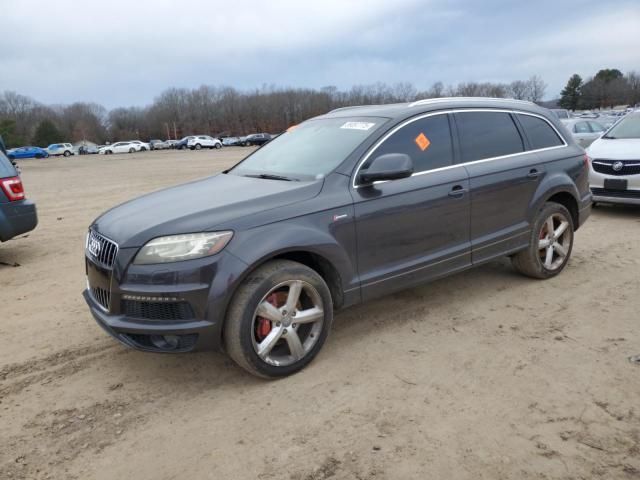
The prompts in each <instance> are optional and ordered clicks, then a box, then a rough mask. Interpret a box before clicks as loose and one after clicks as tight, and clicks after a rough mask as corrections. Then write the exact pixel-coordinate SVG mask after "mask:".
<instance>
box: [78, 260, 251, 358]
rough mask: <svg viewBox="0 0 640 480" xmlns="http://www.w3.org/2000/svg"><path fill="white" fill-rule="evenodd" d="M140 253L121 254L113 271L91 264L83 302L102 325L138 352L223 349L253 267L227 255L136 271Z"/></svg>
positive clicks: (87, 265)
mask: <svg viewBox="0 0 640 480" xmlns="http://www.w3.org/2000/svg"><path fill="white" fill-rule="evenodd" d="M136 252H137V248H134V249H128V248H126V249H120V250H119V251H118V254H117V257H116V260H115V264H114V265H113V268H112V269H106V268H104V267H101V266H100V265H98V264H96V263H95V261H94V260H93V259H92V258H90V257H87V258H86V273H87V283H88V286H87V289H86V290H85V291H84V292H83V296H84V298H85V300H86V302H87V304H88V306H89V309H90V311H91V314H92V315H93V317H94V318H95V320H96V321H97V323H98V324H99V325H100V326H101V327H102V328H103V329H104V330H105V331H106V332H107V333H109V335H111V336H112V337H114V338H115V339H116V340H118V341H119V342H121V343H123V344H125V345H126V346H128V347H131V348H135V349H137V350H144V351H148V352H159V353H179V352H190V351H201V350H217V349H219V348H220V343H221V337H222V325H223V322H224V317H225V313H226V309H227V306H228V303H229V301H230V298H231V296H232V295H233V292H234V291H235V288H236V286H237V284H238V282H239V278H240V277H241V275H242V273H243V272H244V271H245V269H246V268H247V265H246V264H245V263H243V262H241V261H240V260H238V259H237V258H236V257H235V256H233V255H230V254H227V253H225V252H221V253H220V254H218V255H214V256H213V257H208V258H203V259H197V260H188V261H184V262H176V263H172V264H161V265H133V264H132V260H133V258H134V257H135V254H136ZM178 307H185V309H178ZM185 312H186V313H185Z"/></svg>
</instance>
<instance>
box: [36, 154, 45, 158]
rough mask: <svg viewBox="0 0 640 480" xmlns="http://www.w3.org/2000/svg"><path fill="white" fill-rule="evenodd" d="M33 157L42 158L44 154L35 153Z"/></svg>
mask: <svg viewBox="0 0 640 480" xmlns="http://www.w3.org/2000/svg"><path fill="white" fill-rule="evenodd" d="M35 157H36V158H44V155H42V154H41V153H36V155H35Z"/></svg>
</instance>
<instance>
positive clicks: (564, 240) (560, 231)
mask: <svg viewBox="0 0 640 480" xmlns="http://www.w3.org/2000/svg"><path fill="white" fill-rule="evenodd" d="M570 248H571V225H570V222H569V220H568V219H567V218H566V217H565V216H564V215H562V214H561V213H554V214H552V215H551V216H550V217H549V218H547V220H546V221H545V222H544V223H543V224H542V228H541V229H540V234H539V236H538V254H539V256H540V261H541V262H542V265H543V266H544V268H546V269H547V270H551V271H553V270H557V269H558V268H560V267H562V265H563V264H564V261H565V259H566V258H567V255H568V254H569V250H570Z"/></svg>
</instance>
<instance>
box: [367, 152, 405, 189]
mask: <svg viewBox="0 0 640 480" xmlns="http://www.w3.org/2000/svg"><path fill="white" fill-rule="evenodd" d="M412 174H413V162H412V161H411V157H410V156H409V155H407V154H405V153H387V154H385V155H380V156H379V157H376V158H374V159H373V161H372V162H371V164H370V165H369V168H366V169H362V170H360V175H359V179H358V182H359V183H361V184H371V183H373V182H378V181H382V180H398V179H400V178H407V177H410V176H411V175H412Z"/></svg>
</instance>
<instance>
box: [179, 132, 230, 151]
mask: <svg viewBox="0 0 640 480" xmlns="http://www.w3.org/2000/svg"><path fill="white" fill-rule="evenodd" d="M187 147H189V148H190V149H191V150H200V149H201V148H222V142H221V141H220V140H218V139H217V138H213V137H210V136H209V135H197V136H195V137H191V138H189V140H188V141H187Z"/></svg>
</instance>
